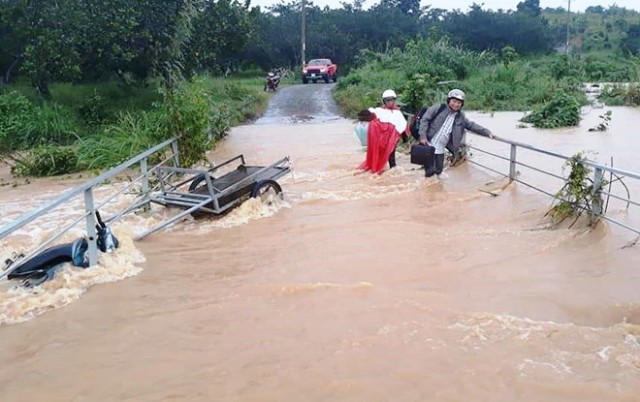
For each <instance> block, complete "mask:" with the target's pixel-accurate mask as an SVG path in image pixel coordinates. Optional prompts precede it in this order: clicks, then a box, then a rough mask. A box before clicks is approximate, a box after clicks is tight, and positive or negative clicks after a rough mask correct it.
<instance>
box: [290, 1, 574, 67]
mask: <svg viewBox="0 0 640 402" xmlns="http://www.w3.org/2000/svg"><path fill="white" fill-rule="evenodd" d="M302 1H304V0H302ZM570 22H571V0H567V42H566V43H565V46H564V54H565V55H567V56H568V55H569V23H570Z"/></svg>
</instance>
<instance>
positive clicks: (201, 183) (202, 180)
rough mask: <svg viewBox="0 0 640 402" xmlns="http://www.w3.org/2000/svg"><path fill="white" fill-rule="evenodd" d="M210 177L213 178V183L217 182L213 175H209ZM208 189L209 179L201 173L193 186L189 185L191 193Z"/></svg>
mask: <svg viewBox="0 0 640 402" xmlns="http://www.w3.org/2000/svg"><path fill="white" fill-rule="evenodd" d="M209 177H210V178H211V181H214V180H215V177H213V176H212V175H209ZM206 187H207V179H206V177H205V174H204V173H200V174H199V175H197V176H196V177H195V178H194V179H193V181H192V182H191V184H189V192H190V193H195V192H197V191H198V190H200V189H202V188H206Z"/></svg>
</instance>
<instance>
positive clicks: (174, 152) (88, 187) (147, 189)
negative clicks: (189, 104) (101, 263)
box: [0, 138, 180, 279]
mask: <svg viewBox="0 0 640 402" xmlns="http://www.w3.org/2000/svg"><path fill="white" fill-rule="evenodd" d="M150 160H153V161H154V162H157V163H156V164H155V165H154V166H152V167H149V161H150ZM158 161H159V162H158ZM166 164H171V165H173V166H175V167H179V166H180V159H179V154H178V140H177V139H176V138H172V139H169V140H167V141H164V142H163V143H161V144H158V145H156V146H154V147H152V148H150V149H148V150H147V151H145V152H142V153H141V154H139V155H137V156H135V157H133V158H131V159H129V160H128V161H126V162H124V163H122V164H120V165H118V166H116V167H114V168H112V169H110V170H108V171H106V172H104V173H102V174H100V175H99V176H97V177H95V178H94V179H92V180H89V181H88V182H86V183H84V184H82V185H80V186H77V187H75V188H72V189H70V190H68V191H67V192H65V193H63V194H62V195H60V196H59V197H57V198H55V199H53V200H51V201H49V202H47V203H46V204H44V205H42V206H41V207H39V208H36V209H34V210H32V211H29V212H27V213H25V214H23V215H21V216H19V217H18V218H17V219H15V220H14V221H13V222H11V223H9V224H7V225H5V226H3V227H0V241H1V240H3V239H5V238H7V237H8V236H10V235H11V234H13V233H15V232H16V231H17V230H19V229H22V228H23V227H25V226H26V225H27V224H29V223H30V222H32V221H34V220H36V219H38V218H40V217H42V216H44V215H47V214H50V213H52V212H53V211H54V209H55V208H57V207H58V206H61V205H63V204H65V203H67V202H69V201H71V200H74V199H76V198H77V197H80V196H82V197H84V212H83V213H82V214H81V216H80V217H78V218H75V219H73V220H72V221H71V222H69V223H68V224H67V225H66V226H64V227H61V228H57V229H56V230H54V231H53V234H52V235H51V236H50V237H48V238H47V239H46V240H44V241H43V242H41V243H40V244H39V245H38V246H37V247H36V248H35V249H33V250H30V252H29V253H28V254H25V255H23V256H21V257H19V258H18V259H17V260H16V261H14V262H13V263H12V264H11V266H10V267H9V268H8V269H6V270H4V271H3V272H0V279H2V278H4V277H5V276H7V275H9V274H10V273H11V272H12V271H13V269H15V268H17V267H18V266H20V265H21V264H23V263H26V262H27V261H29V260H30V259H32V258H33V257H35V256H36V255H37V254H38V253H40V252H41V251H42V250H44V249H45V248H46V247H47V246H48V245H49V244H51V243H52V242H54V241H55V240H57V239H58V238H60V237H62V236H63V235H64V234H66V233H67V232H68V231H69V230H71V229H72V228H74V227H75V226H76V225H78V224H79V223H80V222H82V221H84V222H85V225H86V226H85V227H86V239H87V242H88V245H89V247H88V249H87V256H88V260H89V265H90V266H93V265H95V264H97V260H98V257H97V254H98V253H97V238H96V236H95V233H96V211H98V210H100V209H101V208H102V207H104V206H105V205H107V204H108V203H110V202H113V201H114V200H115V199H116V198H118V197H119V196H121V195H122V194H123V193H124V192H126V191H130V190H131V189H132V188H136V190H139V195H138V197H137V198H136V199H135V200H134V201H133V202H131V204H130V205H129V206H128V207H126V208H124V209H123V210H121V211H120V212H118V213H117V214H116V215H115V216H112V217H110V218H109V219H105V222H107V223H113V222H115V221H117V220H118V219H120V218H121V217H122V216H124V215H125V214H127V213H129V212H131V211H133V210H136V209H138V208H146V207H148V206H149V203H150V201H149V194H150V193H151V192H152V191H155V186H154V188H152V187H151V186H150V181H149V179H150V177H152V176H153V174H154V173H155V171H156V170H157V169H158V168H159V167H161V166H164V165H166ZM136 167H137V171H138V176H137V177H135V178H134V179H132V180H130V182H129V183H127V184H126V185H125V186H124V187H123V188H121V189H120V190H119V191H117V192H114V193H113V194H110V195H109V196H108V197H107V198H106V199H104V200H101V201H100V202H99V203H96V202H95V200H94V190H95V188H96V187H98V186H100V185H102V184H104V183H106V182H108V181H109V180H111V179H112V178H113V177H115V176H116V175H118V174H121V173H123V172H125V171H129V170H130V169H135V168H136Z"/></svg>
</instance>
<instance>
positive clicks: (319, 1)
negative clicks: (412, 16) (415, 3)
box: [251, 0, 640, 11]
mask: <svg viewBox="0 0 640 402" xmlns="http://www.w3.org/2000/svg"><path fill="white" fill-rule="evenodd" d="M308 1H311V2H313V4H314V5H316V6H319V7H324V6H329V7H331V8H339V7H340V2H341V0H308ZM421 1H422V6H426V5H431V8H444V9H447V10H451V9H460V10H462V11H467V10H468V9H469V6H471V5H472V4H473V3H477V4H484V6H483V7H482V8H483V9H484V10H488V9H491V10H498V9H503V10H515V9H516V6H517V5H518V3H520V1H521V0H485V1H482V0H476V1H474V0H457V1H452V0H421ZM280 2H281V1H280V0H251V5H254V6H263V7H264V6H270V5H273V4H278V3H280ZM289 2H290V0H287V1H285V2H284V3H285V4H288V3H289ZM347 2H348V3H351V2H352V1H351V0H347ZM379 2H380V0H365V2H364V5H365V8H367V7H369V6H371V5H373V4H377V3H379ZM613 4H615V5H617V6H618V7H625V8H629V9H633V10H637V11H640V0H617V1H611V0H604V1H603V0H571V11H584V9H585V8H587V7H591V6H602V7H604V8H607V7H609V6H610V5H613ZM540 7H542V8H547V7H551V8H556V7H563V8H565V9H566V8H567V0H540Z"/></svg>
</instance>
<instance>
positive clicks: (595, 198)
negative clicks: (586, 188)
mask: <svg viewBox="0 0 640 402" xmlns="http://www.w3.org/2000/svg"><path fill="white" fill-rule="evenodd" d="M603 181H604V171H603V170H602V169H601V168H599V167H596V168H595V169H594V171H593V188H592V189H591V200H592V201H591V216H590V221H591V224H593V223H595V222H596V221H597V217H599V216H601V215H602V194H601V191H602V183H603Z"/></svg>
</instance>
